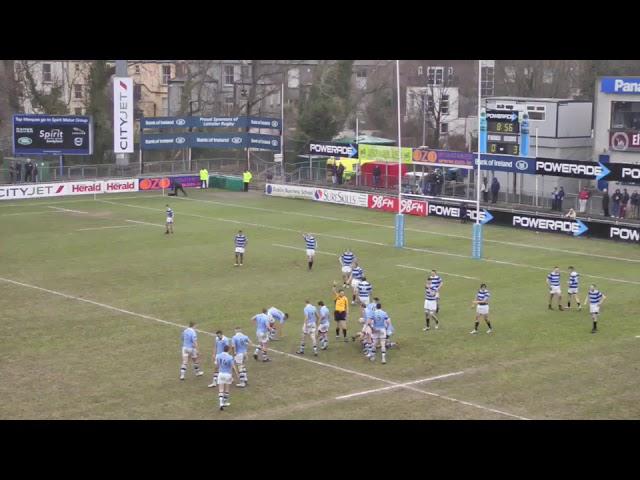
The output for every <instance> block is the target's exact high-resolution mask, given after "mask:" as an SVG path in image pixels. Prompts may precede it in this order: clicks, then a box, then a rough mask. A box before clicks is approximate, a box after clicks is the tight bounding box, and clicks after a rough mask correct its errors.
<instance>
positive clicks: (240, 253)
mask: <svg viewBox="0 0 640 480" xmlns="http://www.w3.org/2000/svg"><path fill="white" fill-rule="evenodd" d="M233 244H234V245H235V247H236V263H235V266H236V267H237V266H238V265H240V266H242V262H243V260H244V250H245V247H246V246H247V236H246V235H245V234H244V233H242V230H238V233H237V234H236V236H235V237H233Z"/></svg>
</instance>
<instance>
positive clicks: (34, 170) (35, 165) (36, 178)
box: [31, 163, 38, 182]
mask: <svg viewBox="0 0 640 480" xmlns="http://www.w3.org/2000/svg"><path fill="white" fill-rule="evenodd" d="M31 175H32V176H33V181H34V182H37V181H38V164H37V163H34V164H33V171H32V172H31Z"/></svg>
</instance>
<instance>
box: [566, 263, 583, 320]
mask: <svg viewBox="0 0 640 480" xmlns="http://www.w3.org/2000/svg"><path fill="white" fill-rule="evenodd" d="M568 283H569V288H568V289H567V294H568V296H569V299H568V301H567V308H571V298H572V297H573V298H574V299H575V301H576V304H577V305H578V310H582V305H580V297H579V296H578V295H579V294H578V288H579V286H580V274H579V273H578V272H576V269H575V268H573V267H569V282H568Z"/></svg>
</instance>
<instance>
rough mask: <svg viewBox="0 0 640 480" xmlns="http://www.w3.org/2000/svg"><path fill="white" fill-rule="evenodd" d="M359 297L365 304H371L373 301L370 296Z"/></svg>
mask: <svg viewBox="0 0 640 480" xmlns="http://www.w3.org/2000/svg"><path fill="white" fill-rule="evenodd" d="M358 299H359V300H360V303H364V304H365V305H369V304H370V303H371V300H370V299H369V297H358Z"/></svg>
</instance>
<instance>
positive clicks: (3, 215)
mask: <svg viewBox="0 0 640 480" xmlns="http://www.w3.org/2000/svg"><path fill="white" fill-rule="evenodd" d="M43 213H62V212H52V211H51V210H44V211H42V212H17V213H3V214H2V215H0V217H13V216H16V215H42V214H43Z"/></svg>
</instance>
